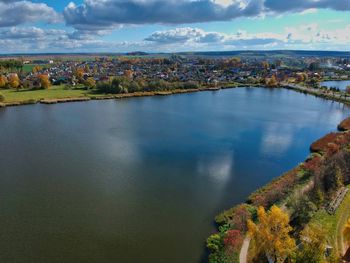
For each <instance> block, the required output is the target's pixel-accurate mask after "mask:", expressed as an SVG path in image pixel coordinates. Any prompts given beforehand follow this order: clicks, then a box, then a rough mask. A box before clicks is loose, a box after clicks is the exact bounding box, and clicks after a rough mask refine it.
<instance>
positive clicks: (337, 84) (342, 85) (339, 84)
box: [320, 80, 350, 91]
mask: <svg viewBox="0 0 350 263" xmlns="http://www.w3.org/2000/svg"><path fill="white" fill-rule="evenodd" d="M320 85H321V87H322V86H325V87H328V88H338V89H340V90H342V91H345V90H346V87H348V86H350V80H331V81H323V82H321V83H320Z"/></svg>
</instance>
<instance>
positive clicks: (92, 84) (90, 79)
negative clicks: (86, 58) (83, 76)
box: [85, 78, 96, 89]
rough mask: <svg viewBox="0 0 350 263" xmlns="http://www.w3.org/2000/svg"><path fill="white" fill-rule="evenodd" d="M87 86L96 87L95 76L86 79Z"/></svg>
mask: <svg viewBox="0 0 350 263" xmlns="http://www.w3.org/2000/svg"><path fill="white" fill-rule="evenodd" d="M85 86H86V88H87V89H93V88H94V87H96V81H95V80H94V79H93V78H88V79H87V80H85Z"/></svg>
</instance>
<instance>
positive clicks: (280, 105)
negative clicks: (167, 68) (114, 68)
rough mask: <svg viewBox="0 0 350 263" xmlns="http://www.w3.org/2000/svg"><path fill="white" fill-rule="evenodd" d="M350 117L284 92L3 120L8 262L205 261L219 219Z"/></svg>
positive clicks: (89, 106)
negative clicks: (206, 247)
mask: <svg viewBox="0 0 350 263" xmlns="http://www.w3.org/2000/svg"><path fill="white" fill-rule="evenodd" d="M349 114H350V110H349V108H346V107H344V106H343V105H342V104H339V103H332V102H329V101H324V100H321V99H319V98H314V97H312V96H307V95H303V94H299V93H294V92H293V91H288V90H268V89H245V88H242V89H233V90H224V91H218V92H201V93H193V94H185V95H174V96H169V97H148V98H135V99H127V100H119V101H100V102H97V101H96V102H85V103H71V104H62V105H51V106H44V105H34V106H24V107H15V108H7V109H1V110H0V147H1V148H0V149H1V151H0V167H1V173H0V194H1V196H0V224H1V225H0V262H6V263H13V262H19V263H23V262H26V263H55V262H57V263H68V262H69V263H70V262H72V263H78V262H79V263H80V262H89V263H90V262H93V263H97V262H98V263H105V262H106V263H110V262H166V263H171V262H199V261H200V259H201V258H202V257H203V253H204V241H205V239H206V237H207V236H208V235H209V234H210V233H211V231H212V230H213V226H212V220H213V218H214V216H215V214H217V213H218V212H220V211H221V210H222V209H224V208H229V207H230V206H232V205H234V204H236V203H238V202H241V201H243V200H245V198H246V197H247V196H248V194H249V193H250V192H252V191H253V190H254V189H256V188H258V187H259V186H262V185H263V184H265V183H267V182H269V181H270V180H271V179H272V178H274V177H275V176H277V175H279V174H280V173H282V172H283V171H286V170H288V169H290V168H292V167H293V166H294V165H296V164H297V163H299V162H300V161H302V160H303V159H304V158H305V157H306V156H307V155H308V148H309V145H310V143H311V142H312V141H314V140H315V139H317V138H319V137H321V136H322V135H324V134H326V133H327V132H329V131H332V130H334V129H335V127H336V125H337V124H338V123H339V122H340V121H341V120H342V119H343V118H345V117H346V116H348V115H349Z"/></svg>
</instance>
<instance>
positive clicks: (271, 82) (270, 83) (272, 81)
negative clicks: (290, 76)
mask: <svg viewBox="0 0 350 263" xmlns="http://www.w3.org/2000/svg"><path fill="white" fill-rule="evenodd" d="M277 84H278V83H277V79H276V76H275V75H272V77H271V78H269V79H267V80H266V85H267V86H268V87H277Z"/></svg>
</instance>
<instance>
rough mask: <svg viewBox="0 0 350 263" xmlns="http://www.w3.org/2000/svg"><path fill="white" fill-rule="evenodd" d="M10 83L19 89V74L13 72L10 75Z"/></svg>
mask: <svg viewBox="0 0 350 263" xmlns="http://www.w3.org/2000/svg"><path fill="white" fill-rule="evenodd" d="M8 84H9V86H10V87H11V88H13V89H17V88H19V85H20V80H19V77H18V75H17V74H11V75H10V76H9V77H8Z"/></svg>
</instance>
